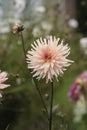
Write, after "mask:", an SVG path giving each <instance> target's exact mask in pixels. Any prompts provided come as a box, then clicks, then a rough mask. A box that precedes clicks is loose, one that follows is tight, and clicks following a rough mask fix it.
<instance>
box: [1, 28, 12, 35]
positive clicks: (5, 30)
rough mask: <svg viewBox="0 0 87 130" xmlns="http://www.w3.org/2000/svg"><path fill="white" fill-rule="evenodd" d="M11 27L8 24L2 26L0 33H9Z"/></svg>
mask: <svg viewBox="0 0 87 130" xmlns="http://www.w3.org/2000/svg"><path fill="white" fill-rule="evenodd" d="M9 31H10V28H9V27H8V26H4V27H0V33H3V34H4V33H8V32H9Z"/></svg>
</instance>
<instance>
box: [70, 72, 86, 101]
mask: <svg viewBox="0 0 87 130" xmlns="http://www.w3.org/2000/svg"><path fill="white" fill-rule="evenodd" d="M86 89H87V71H84V72H83V73H81V74H80V75H79V76H77V78H76V79H75V81H74V83H73V84H72V85H71V87H70V89H69V92H68V96H69V98H70V99H71V100H73V101H77V100H79V99H80V97H81V96H82V95H83V96H85V90H86Z"/></svg>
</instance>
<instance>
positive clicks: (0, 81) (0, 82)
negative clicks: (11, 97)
mask: <svg viewBox="0 0 87 130" xmlns="http://www.w3.org/2000/svg"><path fill="white" fill-rule="evenodd" d="M7 79H8V77H7V73H6V72H0V89H4V88H7V87H8V86H10V85H8V84H4V82H5V81H6V80H7Z"/></svg>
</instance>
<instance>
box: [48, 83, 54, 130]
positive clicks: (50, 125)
mask: <svg viewBox="0 0 87 130" xmlns="http://www.w3.org/2000/svg"><path fill="white" fill-rule="evenodd" d="M52 108H53V81H52V82H51V96H50V118H49V130H52Z"/></svg>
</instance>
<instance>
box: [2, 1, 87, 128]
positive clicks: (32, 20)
mask: <svg viewBox="0 0 87 130" xmlns="http://www.w3.org/2000/svg"><path fill="white" fill-rule="evenodd" d="M19 1H20V2H19V4H18V3H17V1H16V0H13V1H10V0H3V1H0V10H2V11H1V15H0V16H1V17H0V27H1V32H0V70H2V71H6V72H8V76H9V80H8V81H7V83H9V84H11V86H10V87H9V88H7V89H4V90H3V91H2V94H3V98H2V99H1V104H0V130H44V129H45V130H48V119H47V116H46V113H45V112H44V109H43V106H42V103H41V100H40V97H39V95H38V92H37V90H36V88H35V85H34V83H33V80H32V78H31V76H30V75H29V71H28V69H27V66H26V64H25V59H24V54H23V48H22V44H21V37H20V35H18V34H15V35H14V34H13V33H12V30H11V29H12V27H13V25H14V24H15V23H16V22H15V21H18V22H19V23H21V24H23V25H24V28H25V29H24V31H23V36H24V41H25V46H26V52H27V50H28V49H29V48H30V44H31V43H33V41H34V40H36V39H37V38H39V37H45V36H48V35H53V36H54V35H55V36H56V37H60V38H61V39H63V40H64V41H65V43H68V44H69V46H70V48H71V53H70V56H69V58H70V59H72V60H74V61H75V62H74V63H73V64H72V65H71V66H70V67H69V68H67V71H66V72H65V73H64V75H63V76H61V77H58V79H59V81H58V82H57V81H56V80H55V82H54V112H53V116H54V117H53V130H87V125H86V121H87V119H86V118H87V117H86V115H85V117H84V118H83V119H82V120H81V121H80V122H79V123H75V122H73V116H74V115H73V109H74V107H75V104H76V103H74V102H71V101H70V100H69V98H68V91H69V87H70V85H71V84H72V82H73V81H74V79H75V77H76V76H77V75H78V74H80V73H81V72H83V71H84V70H86V69H87V54H86V53H85V51H86V50H84V49H83V48H81V46H80V39H82V38H83V37H87V13H86V10H87V1H86V0H70V1H69V0H63V1H58V0H54V1H52V0H51V1H50V2H49V0H47V1H46V0H45V1H43V0H38V1H35V0H29V1H28V0H26V1H23V0H19ZM12 2H13V3H12ZM23 2H24V3H23ZM20 3H22V4H20ZM12 4H13V5H12ZM23 5H24V6H23ZM23 7H24V8H23ZM20 8H21V9H20ZM8 9H9V10H8ZM7 10H8V12H7ZM16 10H17V11H18V15H17V12H16ZM83 14H84V15H83ZM70 20H71V22H70ZM72 21H74V23H73V22H72ZM86 43H87V41H86ZM86 46H87V44H86ZM85 49H86V47H85ZM44 82H45V81H44V80H41V81H37V83H38V86H39V88H40V90H41V93H42V96H43V98H44V100H45V103H46V105H47V108H48V110H49V103H50V99H49V97H50V84H49V83H48V84H44Z"/></svg>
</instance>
